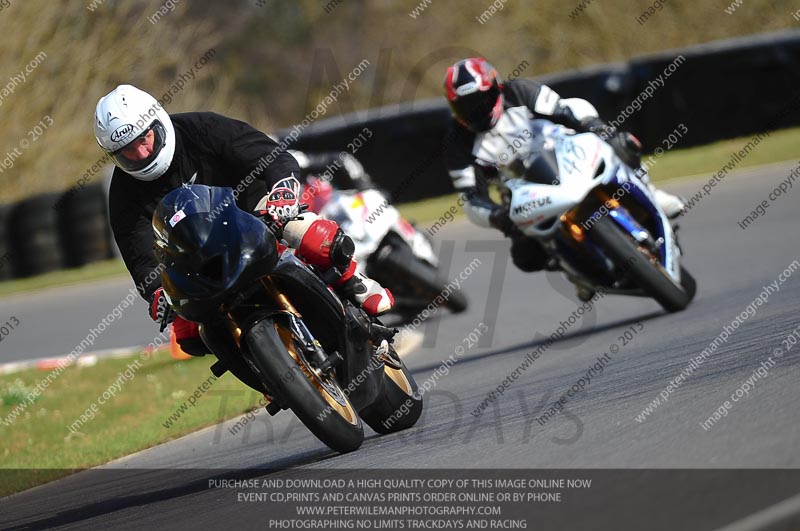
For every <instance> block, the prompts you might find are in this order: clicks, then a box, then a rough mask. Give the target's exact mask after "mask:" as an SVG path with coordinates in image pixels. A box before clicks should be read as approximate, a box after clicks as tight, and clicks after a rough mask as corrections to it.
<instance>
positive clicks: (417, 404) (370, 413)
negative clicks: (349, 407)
mask: <svg viewBox="0 0 800 531" xmlns="http://www.w3.org/2000/svg"><path fill="white" fill-rule="evenodd" d="M397 359H398V360H399V358H397ZM398 365H399V368H395V367H392V366H390V364H389V363H386V364H384V366H383V391H382V392H381V393H380V394H379V395H378V397H377V398H376V399H375V401H374V402H373V403H372V404H370V405H369V406H367V407H365V408H364V409H362V410H361V411H360V414H361V418H362V419H364V422H366V423H367V425H368V426H369V427H370V428H372V429H373V431H375V432H376V433H380V434H382V435H385V434H387V433H394V432H397V431H401V430H405V429H407V428H410V427H412V426H413V425H414V424H416V423H417V421H418V420H419V417H420V415H422V396H421V395H420V394H419V388H418V387H417V382H416V381H415V380H414V376H412V374H411V372H410V371H409V370H408V368H407V367H406V365H405V363H403V362H402V361H401V360H399V363H398Z"/></svg>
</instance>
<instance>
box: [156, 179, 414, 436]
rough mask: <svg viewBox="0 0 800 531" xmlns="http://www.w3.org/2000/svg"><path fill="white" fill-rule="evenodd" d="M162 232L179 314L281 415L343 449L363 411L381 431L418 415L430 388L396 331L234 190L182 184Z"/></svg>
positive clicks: (168, 202) (161, 249)
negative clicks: (288, 245) (336, 288)
mask: <svg viewBox="0 0 800 531" xmlns="http://www.w3.org/2000/svg"><path fill="white" fill-rule="evenodd" d="M153 230H154V232H155V250H156V256H157V257H158V260H159V262H160V264H161V267H162V268H163V270H162V284H163V287H164V291H165V292H166V294H167V296H168V297H169V300H170V303H171V304H172V308H173V310H174V311H175V312H176V313H177V314H178V315H180V316H181V317H183V318H185V319H187V320H189V321H194V322H198V323H201V326H200V335H201V337H202V339H203V341H204V342H205V344H206V346H207V347H208V348H209V349H210V350H211V352H213V353H214V354H215V355H216V356H217V358H218V359H219V361H218V362H217V363H216V364H214V366H212V371H213V372H214V373H215V374H216V375H217V376H220V375H222V374H223V373H224V372H225V371H228V370H229V371H230V372H232V373H233V374H234V375H235V376H236V377H237V378H239V379H240V380H242V381H243V382H244V383H246V384H247V385H249V386H250V387H252V388H254V389H256V390H258V391H260V392H262V393H264V395H265V396H266V397H267V399H268V400H269V404H268V405H267V411H268V412H269V413H270V414H272V415H275V414H277V413H278V412H279V411H281V410H283V409H291V410H292V411H293V412H294V413H295V414H296V415H297V417H298V418H299V419H300V420H301V421H302V422H303V424H305V426H306V427H308V429H309V430H311V432H312V433H314V435H316V436H317V438H319V439H320V440H321V441H322V442H323V443H325V444H326V445H328V446H329V447H330V448H332V449H334V450H336V451H339V452H350V451H353V450H356V449H357V448H359V447H360V446H361V443H362V442H363V439H364V432H363V425H362V420H363V421H364V422H366V423H367V425H369V426H370V427H371V428H372V429H373V430H374V431H376V432H378V433H381V434H385V433H391V432H395V431H399V430H402V429H405V428H408V427H411V426H413V425H414V424H415V423H416V422H417V420H418V419H419V416H420V414H421V412H422V397H421V396H420V394H419V393H418V388H417V385H416V383H415V381H414V378H413V376H412V375H411V373H410V372H409V371H408V369H407V368H406V367H405V364H404V363H403V361H402V360H401V359H400V358H399V356H398V355H397V353H396V352H395V351H394V348H393V346H392V338H393V336H394V333H395V330H392V329H389V328H387V327H385V326H384V325H383V324H382V323H381V321H380V320H379V319H377V318H374V317H370V316H368V315H367V314H366V313H364V312H363V311H362V310H361V309H360V308H357V307H355V306H353V305H352V304H351V303H350V302H348V301H343V300H341V299H339V298H338V297H337V296H336V295H335V293H334V292H333V291H332V290H331V289H330V288H329V286H328V283H327V282H326V280H323V279H322V278H321V276H320V274H319V272H317V271H315V270H313V269H312V267H310V266H309V265H307V264H305V263H303V262H302V261H300V260H299V259H298V258H296V257H295V256H294V255H293V254H292V253H291V252H290V251H286V252H283V253H279V252H278V247H277V245H276V239H275V236H274V235H273V233H272V231H270V229H269V228H268V227H267V225H266V223H265V222H264V220H262V219H259V218H258V217H256V216H255V215H253V214H251V213H249V212H245V211H243V210H241V209H240V208H238V207H237V206H236V203H235V197H234V194H233V191H232V190H231V189H230V188H218V187H209V186H204V185H187V186H184V187H181V188H178V189H176V190H173V191H172V192H170V193H169V194H167V195H166V196H165V197H164V198H163V199H162V201H161V203H160V204H159V205H158V207H157V209H156V211H155V214H154V216H153ZM329 280H333V279H329Z"/></svg>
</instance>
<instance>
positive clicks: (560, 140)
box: [473, 109, 680, 283]
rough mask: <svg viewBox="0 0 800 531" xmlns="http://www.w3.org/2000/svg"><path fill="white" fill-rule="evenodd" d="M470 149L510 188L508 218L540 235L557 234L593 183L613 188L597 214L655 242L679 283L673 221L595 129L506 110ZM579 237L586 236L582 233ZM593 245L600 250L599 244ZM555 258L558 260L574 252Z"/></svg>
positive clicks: (554, 237) (639, 238)
mask: <svg viewBox="0 0 800 531" xmlns="http://www.w3.org/2000/svg"><path fill="white" fill-rule="evenodd" d="M511 110H512V111H514V110H516V109H511ZM473 153H474V155H475V156H476V157H477V158H478V160H479V161H480V163H481V164H485V165H491V166H495V167H497V168H498V170H499V171H500V174H501V175H502V176H503V186H504V187H505V188H506V189H507V190H508V192H510V203H509V217H510V218H511V221H512V222H514V224H515V225H516V226H517V227H518V228H519V229H520V231H521V232H522V233H523V234H525V235H527V236H532V237H534V238H537V239H540V240H543V241H552V240H557V239H558V238H560V237H561V236H560V235H561V234H562V231H563V226H562V220H561V216H562V215H564V214H566V213H567V212H569V211H571V210H573V209H574V208H576V207H578V206H579V205H581V203H583V202H584V201H585V200H586V199H587V197H588V196H589V195H590V194H591V193H593V191H594V190H595V189H596V188H598V187H600V186H603V187H604V188H605V189H615V190H616V191H615V192H614V195H613V196H612V198H613V199H620V201H618V203H619V206H617V207H615V208H613V209H609V210H608V212H603V213H602V215H608V216H609V217H610V218H611V219H613V220H614V221H615V222H616V223H617V225H619V226H620V228H622V230H624V231H625V232H626V233H628V234H630V235H631V236H632V237H633V238H634V239H635V240H637V241H646V240H647V239H648V238H649V239H650V240H651V242H652V244H653V245H654V246H655V247H656V248H657V249H658V252H659V262H660V264H661V266H662V267H663V268H664V270H665V271H666V272H667V273H668V274H669V275H670V277H671V278H672V279H673V280H674V281H675V282H676V283H680V263H679V262H680V250H679V248H678V246H677V244H676V241H675V235H674V233H673V230H672V225H671V224H670V222H669V220H668V219H667V217H666V216H665V215H664V213H663V211H661V209H660V208H659V207H658V205H657V204H656V202H655V199H654V198H653V195H652V194H651V192H650V190H649V187H648V186H647V185H646V184H645V183H644V182H642V180H641V179H640V178H639V177H638V176H637V175H636V174H635V172H634V171H633V170H631V169H630V168H628V167H627V166H626V165H625V164H623V163H622V162H621V161H620V159H619V158H618V157H617V156H616V154H615V153H614V150H613V148H611V146H610V145H608V144H607V143H606V142H604V141H603V140H602V139H601V138H600V137H598V136H597V135H595V134H593V133H576V132H575V131H573V130H571V129H568V128H565V127H563V126H560V125H556V124H553V123H552V122H549V121H547V120H532V119H530V116H529V115H526V114H525V113H524V111H518V112H516V113H513V112H507V113H505V114H504V115H503V117H502V118H501V119H500V121H499V122H498V125H497V127H496V128H495V129H494V130H492V131H490V132H489V133H486V134H483V135H479V137H478V138H477V139H476V143H475V146H474V150H473ZM625 196H627V197H625ZM629 201H635V202H636V203H637V204H639V205H641V206H642V207H644V209H645V210H646V211H647V212H648V213H649V214H650V216H651V218H652V219H653V220H654V221H655V222H654V223H653V224H652V227H651V229H648V228H646V227H644V226H642V224H640V223H639V221H637V220H636V219H635V218H634V216H632V215H631V213H630V212H629V211H628V210H627V209H626V208H625V207H624V204H625V203H628V202H629ZM586 245H593V244H592V242H591V241H590V240H587V242H586ZM594 251H595V254H599V255H601V256H602V253H601V252H600V250H599V249H594ZM559 258H560V259H561V260H562V264H563V262H564V261H565V260H566V261H567V262H570V261H573V260H578V258H577V257H575V258H573V257H569V256H560V257H559ZM584 259H585V257H584ZM564 265H567V266H568V265H569V264H564ZM568 269H578V270H579V268H571V267H568Z"/></svg>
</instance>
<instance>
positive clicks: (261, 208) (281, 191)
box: [256, 175, 300, 228]
mask: <svg viewBox="0 0 800 531" xmlns="http://www.w3.org/2000/svg"><path fill="white" fill-rule="evenodd" d="M256 211H257V212H258V213H259V214H261V215H265V214H266V215H268V216H269V217H270V218H272V220H273V221H274V222H275V223H276V224H277V225H278V226H279V227H281V228H282V227H283V226H284V225H286V223H287V222H288V221H289V220H292V219H294V218H296V217H297V216H298V215H299V214H300V182H299V181H298V180H297V179H295V178H294V175H291V176H289V177H286V178H285V179H281V180H280V181H278V182H277V183H275V186H273V187H272V190H270V191H269V193H268V194H267V195H266V196H264V197H263V198H262V199H261V201H259V203H258V206H256Z"/></svg>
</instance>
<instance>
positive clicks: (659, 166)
mask: <svg viewBox="0 0 800 531" xmlns="http://www.w3.org/2000/svg"><path fill="white" fill-rule="evenodd" d="M750 138H751V137H744V138H736V139H731V140H723V141H720V142H715V143H713V144H708V145H705V146H698V147H693V148H688V149H679V150H673V151H670V152H668V153H665V154H664V156H663V157H661V158H659V159H657V161H656V162H655V164H653V166H652V167H651V171H650V176H651V178H652V179H653V181H654V182H657V183H659V182H665V181H668V180H670V179H674V178H677V177H685V176H689V175H698V174H703V173H708V174H709V175H710V174H712V173H716V172H717V171H719V170H720V168H722V166H724V165H725V163H726V162H728V161H729V160H730V157H731V155H732V154H733V153H734V152H737V151H739V150H740V149H741V148H742V146H744V144H746V143H747V142H748V141H749V140H750ZM798 143H800V127H795V128H791V129H782V130H780V131H773V132H772V133H770V135H769V137H767V138H766V139H764V140H762V141H761V142H760V143H759V145H758V146H757V147H756V148H755V149H753V150H752V151H751V152H750V154H749V155H748V156H747V158H745V159H744V160H742V161H741V162H740V163H739V164H738V166H737V169H741V168H746V167H748V166H758V165H761V164H769V163H773V162H779V161H783V160H790V159H792V158H795V157H797V145H798ZM457 198H458V196H457V194H448V195H443V196H439V197H432V198H430V199H423V200H421V201H416V202H413V203H404V204H400V205H397V208H398V210H399V211H400V213H401V214H402V215H403V217H405V218H406V219H408V220H409V221H414V222H416V223H418V225H419V228H420V229H422V230H424V229H425V228H426V227H428V226H429V225H430V224H431V223H432V222H434V221H436V220H437V219H439V217H440V216H442V215H444V213H445V212H446V211H447V210H449V209H450V207H451V206H453V205H455V204H456V199H457ZM456 216H458V217H460V216H462V213H461V209H460V208H459V209H458V213H457V214H456ZM126 274H127V270H126V269H125V265H124V264H123V263H122V261H121V260H119V259H114V260H108V261H106V262H98V263H95V264H89V265H87V266H84V267H81V268H77V269H68V270H65V271H54V272H53V273H48V274H46V275H41V276H38V277H32V278H25V279H17V280H7V281H5V282H0V297H4V296H7V295H11V294H14V293H21V292H25V291H31V290H35V289H42V288H49V287H56V286H63V285H68V284H76V283H81V282H86V281H88V280H98V279H102V278H110V277H114V276H124V275H126Z"/></svg>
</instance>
